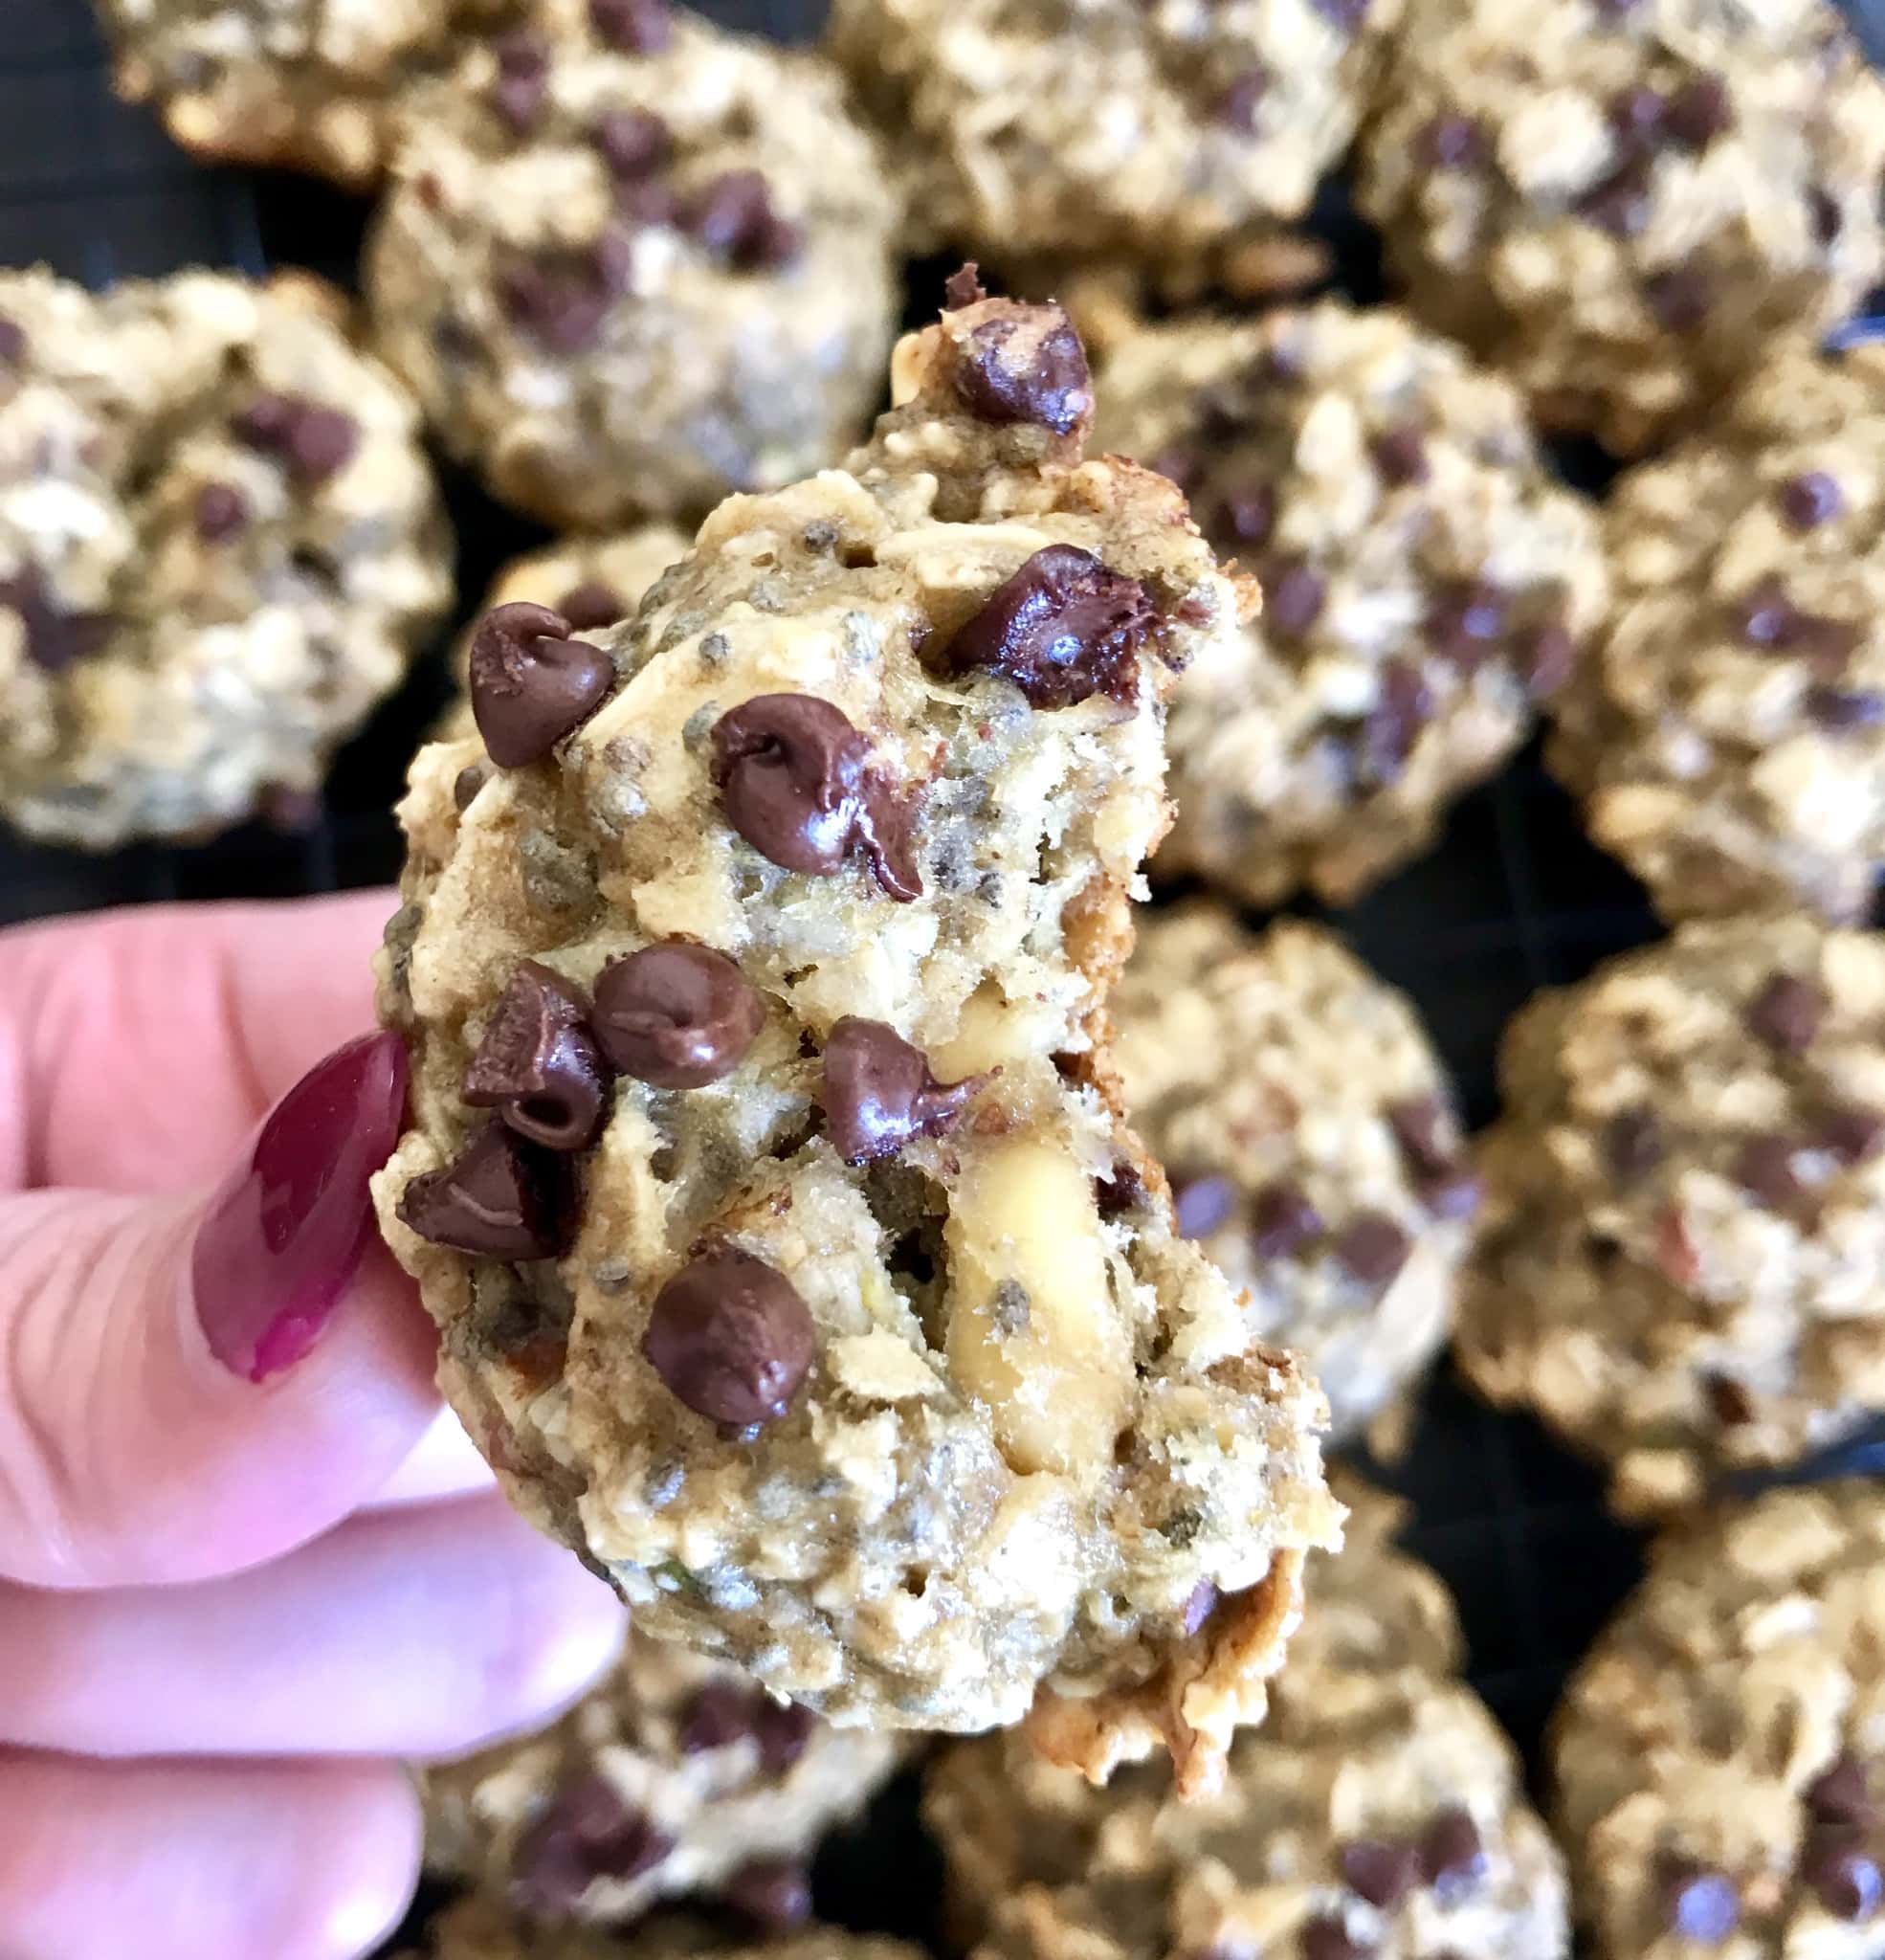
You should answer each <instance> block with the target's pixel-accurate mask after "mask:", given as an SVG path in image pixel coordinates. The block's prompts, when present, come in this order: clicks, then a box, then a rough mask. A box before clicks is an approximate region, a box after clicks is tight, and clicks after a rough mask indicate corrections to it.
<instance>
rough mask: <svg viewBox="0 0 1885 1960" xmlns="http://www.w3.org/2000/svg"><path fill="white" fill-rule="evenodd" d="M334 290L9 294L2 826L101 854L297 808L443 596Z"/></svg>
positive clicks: (394, 400)
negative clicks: (128, 842)
mask: <svg viewBox="0 0 1885 1960" xmlns="http://www.w3.org/2000/svg"><path fill="white" fill-rule="evenodd" d="M450 564H451V543H450V540H449V538H448V536H447V534H446V531H445V527H444V522H443V519H442V517H441V516H440V512H439V505H438V501H437V497H436V495H435V493H434V490H433V486H432V477H431V474H430V472H429V470H428V468H427V465H426V461H425V457H424V455H423V453H422V451H421V449H420V446H419V439H418V419H417V416H416V414H415V413H414V412H413V409H412V405H411V403H410V400H409V399H408V397H407V396H406V394H405V393H404V391H403V390H401V389H400V388H399V387H398V386H397V385H396V384H395V383H394V381H393V380H392V378H391V376H390V375H388V374H387V373H386V372H385V371H384V370H383V369H382V368H381V367H379V365H378V364H377V363H376V362H374V361H372V360H370V359H368V358H367V357H366V356H365V355H363V354H362V353H360V352H359V351H358V350H357V349H356V348H355V347H354V346H353V345H351V344H350V343H349V341H348V339H347V336H346V333H345V331H344V308H343V305H342V302H341V301H340V298H339V296H338V295H337V294H334V293H331V292H330V291H328V290H327V289H326V288H324V287H322V286H320V285H318V284H317V283H316V282H315V281H314V280H312V279H307V278H284V279H277V281H275V282H274V283H272V284H269V285H266V286H257V285H252V284H250V283H248V282H246V281H244V280H242V279H239V278H233V277H230V276H228V275H224V274H220V273H206V272H186V273H179V274H176V275H174V276H173V277H171V278H166V279H162V280H158V281H153V282H143V281H138V282H132V283H126V284H124V285H121V286H118V287H116V288H114V289H113V290H111V291H109V292H107V293H104V294H102V295H94V294H92V293H88V292H86V291H85V290H84V289H83V288H81V287H78V286H76V285H70V284H67V283H66V282H65V281H64V280H62V279H57V278H53V277H52V276H51V275H50V274H49V273H46V272H43V271H41V272H9V273H0V818H5V819H6V820H8V821H10V822H11V823H12V824H14V825H16V826H17V827H18V828H19V829H20V830H22V831H25V832H27V833H28V834H29V835H33V836H35V837H43V838H46V839H48V840H50V841H53V842H56V843H63V844H77V845H82V846H85V847H87V848H89V849H95V850H104V849H109V848H111V847H113V846H115V845H118V844H122V843H123V842H125V841H126V840H128V839H131V838H136V837H180V838H191V837H202V836H207V835H211V834H213V833H214V832H216V831H218V830H221V829H224V828H226V827H227V826H229V825H231V824H233V823H238V822H240V821H241V820H242V819H243V818H245V817H247V816H249V815H251V814H252V813H255V812H256V811H257V810H262V811H267V810H269V809H271V808H276V809H282V808H288V807H292V806H293V805H294V804H295V803H296V802H297V801H298V800H299V801H304V800H305V799H306V798H307V797H308V796H309V795H311V794H312V792H314V791H316V790H317V789H318V788H319V787H320V784H321V780H322V775H323V773H324V772H325V769H326V767H327V763H328V760H329V758H330V757H331V755H332V754H333V752H334V750H335V749H336V748H337V747H338V746H340V744H341V743H342V742H343V741H344V740H345V738H346V737H347V736H348V735H350V734H352V733H353V731H354V730H355V729H356V728H358V727H359V726H360V724H362V723H363V722H364V721H365V720H366V717H367V715H368V713H369V712H370V711H371V709H372V708H373V706H374V705H375V704H376V703H377V702H379V701H380V700H381V699H382V698H383V697H384V696H386V695H388V694H390V693H391V692H392V691H393V689H394V688H395V687H397V686H398V684H399V682H400V680H401V679H402V678H403V677H404V675H405V673H406V670H407V666H408V663H409V661H410V658H411V655H412V652H413V647H414V643H415V641H416V640H418V639H419V638H420V636H421V635H423V633H424V632H425V630H426V629H427V628H428V627H430V626H431V624H432V622H433V620H434V619H436V618H437V617H438V616H439V614H441V613H442V612H444V610H445V607H446V606H447V604H448V603H449V601H450V598H451V571H450Z"/></svg>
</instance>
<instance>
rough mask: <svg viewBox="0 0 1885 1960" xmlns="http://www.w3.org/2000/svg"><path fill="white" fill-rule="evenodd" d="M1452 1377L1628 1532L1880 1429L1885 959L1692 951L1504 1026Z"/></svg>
mask: <svg viewBox="0 0 1885 1960" xmlns="http://www.w3.org/2000/svg"><path fill="white" fill-rule="evenodd" d="M1500 1078H1501V1081H1502V1084H1503V1088H1504V1092H1505V1104H1506V1115H1505V1117H1504V1119H1503V1120H1502V1121H1501V1122H1500V1123H1499V1124H1498V1125H1497V1127H1496V1128H1495V1129H1494V1130H1492V1131H1491V1132H1490V1133H1489V1135H1488V1137H1487V1139H1486V1142H1485V1146H1484V1147H1483V1149H1482V1151H1481V1153H1480V1168H1481V1169H1482V1171H1483V1173H1484V1176H1485V1180H1486V1214H1485V1218H1484V1221H1483V1225H1482V1229H1481V1233H1480V1238H1479V1250H1478V1253H1477V1256H1476V1258H1475V1260H1474V1262H1473V1264H1472V1266H1471V1267H1470V1269H1469V1272H1468V1274H1467V1276H1466V1280H1465V1282H1464V1284H1463V1286H1462V1290H1461V1302H1460V1314H1459V1326H1458V1335H1457V1344H1458V1351H1459V1357H1460V1361H1461V1365H1462V1366H1463V1367H1464V1369H1465V1370H1466V1372H1467V1374H1468V1375H1469V1376H1470V1377H1471V1378H1472V1380H1473V1381H1474V1382H1475V1385H1476V1386H1477V1387H1478V1388H1480V1389H1481V1390H1482V1391H1483V1392H1485V1393H1487V1394H1488V1395H1490V1396H1491V1397H1492V1398H1493V1399H1494V1400H1495V1401H1497V1402H1501V1403H1511V1404H1524V1405H1528V1406H1530V1407H1531V1408H1534V1409H1536V1410H1537V1411H1538V1413H1539V1414H1541V1415H1542V1416H1543V1417H1544V1419H1545V1420H1546V1421H1547V1422H1549V1423H1550V1424H1552V1426H1553V1427H1554V1428H1556V1429H1558V1430H1560V1431H1562V1432H1563V1435H1564V1436H1565V1437H1568V1438H1569V1439H1570V1440H1571V1441H1572V1442H1574V1443H1576V1444H1578V1445H1579V1446H1580V1447H1581V1448H1584V1449H1586V1450H1587V1451H1590V1452H1591V1453H1592V1454H1594V1455H1596V1456H1598V1457H1600V1458H1602V1459H1605V1460H1606V1461H1607V1462H1608V1464H1609V1465H1610V1469H1611V1479H1612V1481H1611V1499H1612V1502H1613V1503H1615V1504H1616V1505H1617V1507H1618V1508H1619V1509H1620V1510H1623V1511H1624V1512H1626V1513H1627V1514H1631V1515H1638V1516H1643V1515H1652V1514H1654V1513H1657V1512H1661V1511H1667V1510H1671V1509H1674V1508H1676V1507H1680V1506H1685V1505H1689V1504H1693V1503H1696V1501H1697V1500H1698V1499H1699V1498H1701V1497H1702V1496H1703V1495H1704V1493H1705V1491H1706V1489H1707V1486H1708V1485H1709V1483H1710V1482H1711V1481H1712V1480H1713V1479H1715V1478H1716V1477H1717V1476H1719V1474H1720V1473H1722V1472H1725V1471H1729V1470H1735V1469H1745V1468H1752V1467H1757V1466H1763V1465H1774V1464H1784V1463H1787V1462H1790V1461H1793V1460H1794V1459H1798V1458H1800V1457H1801V1456H1803V1455H1805V1454H1806V1453H1807V1452H1808V1451H1809V1450H1812V1449H1814V1448H1816V1447H1819V1446H1821V1445H1824V1444H1829V1443H1831V1442H1834V1441H1836V1440H1838V1438H1839V1437H1842V1436H1844V1435H1846V1434H1847V1433H1849V1432H1850V1431H1852V1429H1854V1428H1855V1427H1856V1426H1857V1425H1858V1424H1860V1423H1861V1422H1862V1421H1864V1420H1865V1419H1866V1418H1867V1417H1868V1416H1869V1415H1872V1414H1876V1413H1877V1412H1878V1411H1879V1410H1881V1409H1885V1203H1882V1202H1881V1199H1885V938H1881V937H1880V936H1879V935H1877V934H1875V933H1864V932H1850V931H1829V930H1828V929H1826V928H1825V927H1824V926H1822V925H1820V924H1818V923H1817V922H1815V921H1813V920H1811V919H1808V918H1806V917H1792V918H1784V919H1759V920H1741V921H1734V922H1721V923H1696V924H1688V925H1685V926H1682V927H1681V928H1680V929H1678V931H1677V932H1676V934H1675V936H1674V938H1673V939H1671V940H1667V941H1665V942H1664V943H1662V944H1661V945H1659V946H1653V947H1649V948H1647V949H1646V950H1644V951H1642V952H1636V953H1630V954H1628V955H1626V956H1625V957H1623V958H1621V959H1618V960H1613V961H1611V962H1610V963H1609V964H1608V966H1605V967H1603V968H1601V969H1599V970H1598V971H1597V973H1596V974H1594V975H1593V976H1592V977H1591V978H1590V979H1589V980H1587V981H1586V982H1585V983H1584V984H1583V985H1582V986H1578V987H1573V988H1567V989H1564V990H1563V991H1558V992H1553V993H1547V994H1544V995H1543V996H1541V998H1540V999H1538V1000H1536V1001H1534V1002H1533V1003H1532V1004H1531V1005H1530V1006H1529V1007H1528V1008H1526V1009H1525V1010H1524V1012H1523V1013H1520V1014H1519V1017H1518V1019H1517V1020H1516V1021H1515V1022H1514V1023H1513V1025H1512V1027H1511V1029H1510V1030H1509V1031H1508V1033H1507V1036H1506V1038H1505V1042H1504V1046H1503V1052H1502V1055H1501V1058H1500Z"/></svg>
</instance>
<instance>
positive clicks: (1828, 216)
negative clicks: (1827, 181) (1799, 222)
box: [1807, 184, 1844, 246]
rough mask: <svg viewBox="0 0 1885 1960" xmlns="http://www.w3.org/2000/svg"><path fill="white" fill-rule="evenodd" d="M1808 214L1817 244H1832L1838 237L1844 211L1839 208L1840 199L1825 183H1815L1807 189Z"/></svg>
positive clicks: (1814, 240)
mask: <svg viewBox="0 0 1885 1960" xmlns="http://www.w3.org/2000/svg"><path fill="white" fill-rule="evenodd" d="M1807 217H1808V218H1809V219H1810V221H1811V223H1812V227H1813V242H1814V243H1815V244H1817V245H1820V246H1827V245H1830V244H1831V243H1832V241H1833V240H1834V239H1835V238H1836V237H1838V235H1839V227H1840V224H1841V222H1842V220H1843V217H1844V213H1843V212H1841V211H1840V209H1839V200H1838V199H1837V198H1835V197H1834V196H1833V195H1832V193H1831V192H1830V191H1829V190H1828V189H1826V188H1825V186H1824V185H1819V184H1815V185H1814V186H1813V188H1812V189H1810V190H1809V191H1807Z"/></svg>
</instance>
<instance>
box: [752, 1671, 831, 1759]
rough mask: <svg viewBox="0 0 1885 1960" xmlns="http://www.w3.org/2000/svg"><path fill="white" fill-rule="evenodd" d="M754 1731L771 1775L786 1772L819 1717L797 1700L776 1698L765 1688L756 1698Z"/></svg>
mask: <svg viewBox="0 0 1885 1960" xmlns="http://www.w3.org/2000/svg"><path fill="white" fill-rule="evenodd" d="M752 1724H753V1734H754V1735H755V1736H756V1737H757V1738H758V1741H759V1755H760V1762H761V1764H762V1766H763V1767H764V1768H765V1773H766V1774H767V1775H768V1776H783V1775H784V1774H785V1773H786V1771H787V1770H789V1769H790V1768H791V1767H792V1765H793V1764H794V1763H796V1762H797V1761H798V1759H799V1758H800V1757H801V1756H802V1755H804V1754H805V1751H806V1746H807V1744H809V1742H810V1740H811V1732H812V1730H813V1729H815V1728H816V1727H817V1726H818V1718H817V1717H816V1716H815V1715H814V1714H812V1712H811V1710H810V1709H809V1708H801V1707H800V1706H799V1704H797V1703H796V1702H775V1701H774V1700H773V1699H772V1697H771V1696H770V1695H768V1694H767V1693H766V1692H765V1689H764V1688H762V1689H761V1690H760V1692H759V1693H758V1694H757V1695H756V1696H754V1698H753V1710H752Z"/></svg>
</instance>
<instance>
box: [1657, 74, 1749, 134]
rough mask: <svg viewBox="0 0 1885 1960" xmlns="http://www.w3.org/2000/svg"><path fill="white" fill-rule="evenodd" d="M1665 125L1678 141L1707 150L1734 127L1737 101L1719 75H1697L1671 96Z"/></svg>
mask: <svg viewBox="0 0 1885 1960" xmlns="http://www.w3.org/2000/svg"><path fill="white" fill-rule="evenodd" d="M1663 120H1664V125H1665V127H1667V129H1668V131H1669V133H1670V135H1672V136H1673V137H1674V139H1675V141H1676V142H1677V143H1680V144H1686V145H1688V147H1689V148H1691V149H1706V148H1707V147H1708V145H1710V144H1711V143H1713V142H1714V141H1715V139H1716V138H1717V137H1718V136H1719V135H1721V134H1722V133H1723V132H1724V131H1725V130H1728V129H1730V128H1732V127H1733V126H1734V121H1735V109H1734V103H1733V101H1732V100H1730V98H1729V95H1728V84H1727V82H1726V81H1725V80H1723V79H1722V78H1721V77H1720V76H1719V75H1712V74H1703V75H1697V76H1696V77H1695V78H1694V79H1693V80H1691V81H1686V82H1684V83H1683V85H1682V86H1681V87H1680V88H1678V89H1677V90H1676V91H1675V93H1674V95H1673V96H1671V97H1670V99H1669V108H1668V112H1667V114H1666V115H1665V117H1664V119H1663Z"/></svg>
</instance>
